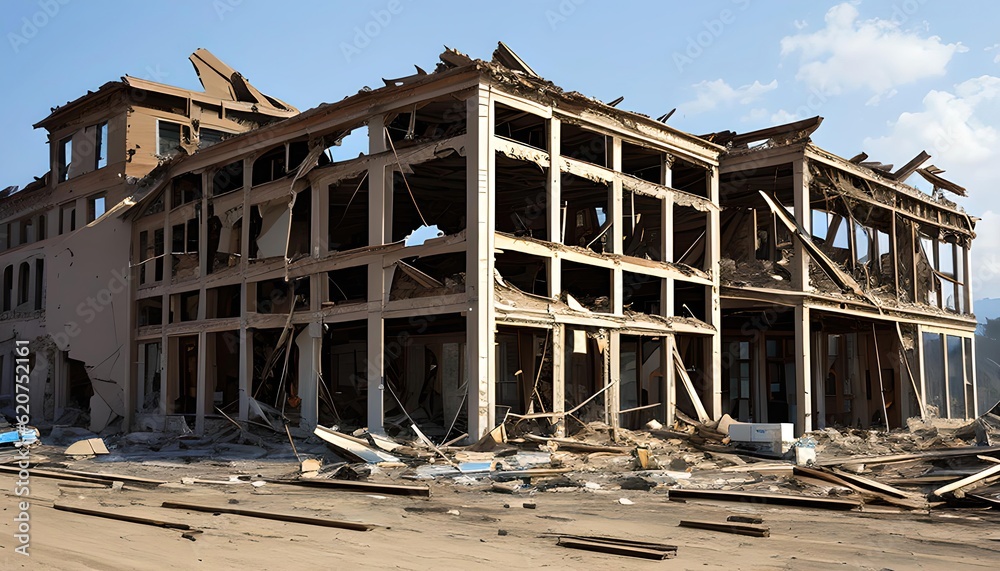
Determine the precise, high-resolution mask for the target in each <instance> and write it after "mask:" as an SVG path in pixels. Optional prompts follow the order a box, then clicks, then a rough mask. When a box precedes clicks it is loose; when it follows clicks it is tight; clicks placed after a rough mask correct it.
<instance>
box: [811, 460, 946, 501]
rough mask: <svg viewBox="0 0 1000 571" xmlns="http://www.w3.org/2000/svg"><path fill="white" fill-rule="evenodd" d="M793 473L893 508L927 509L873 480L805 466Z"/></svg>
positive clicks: (917, 498)
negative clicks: (824, 482)
mask: <svg viewBox="0 0 1000 571" xmlns="http://www.w3.org/2000/svg"><path fill="white" fill-rule="evenodd" d="M793 473H794V474H795V475H797V476H808V477H810V478H816V479H818V480H823V481H826V482H830V483H832V484H836V485H838V486H843V487H845V488H850V489H852V490H854V491H855V492H858V493H859V494H866V495H868V496H873V497H875V498H877V499H879V500H882V501H883V502H885V503H888V504H892V505H894V506H900V507H904V508H908V509H926V508H927V501H926V500H925V499H924V498H922V497H917V496H916V495H914V494H910V493H908V492H904V491H902V490H898V489H896V488H893V487H892V486H887V485H885V484H882V483H880V482H876V481H875V480H870V479H868V478H862V477H861V476H855V475H853V474H847V473H845V472H839V471H838V472H834V471H833V470H830V469H828V468H807V467H805V466H796V467H795V470H794V472H793Z"/></svg>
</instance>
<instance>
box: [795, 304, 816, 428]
mask: <svg viewBox="0 0 1000 571" xmlns="http://www.w3.org/2000/svg"><path fill="white" fill-rule="evenodd" d="M809 317H810V309H809V308H808V307H805V306H803V305H802V304H801V303H800V304H798V305H796V306H795V434H796V435H800V434H802V433H804V432H809V431H811V430H812V429H813V418H812V368H811V367H812V344H811V343H810V342H809V338H810V336H811V335H810V327H809Z"/></svg>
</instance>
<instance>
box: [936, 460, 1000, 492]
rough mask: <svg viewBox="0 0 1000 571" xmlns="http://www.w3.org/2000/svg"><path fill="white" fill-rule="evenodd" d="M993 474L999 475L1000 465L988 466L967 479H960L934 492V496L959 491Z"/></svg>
mask: <svg viewBox="0 0 1000 571" xmlns="http://www.w3.org/2000/svg"><path fill="white" fill-rule="evenodd" d="M994 474H1000V464H997V465H995V466H990V467H989V468H987V469H985V470H983V471H982V472H977V473H975V474H973V475H971V476H969V477H967V478H962V479H961V480H959V481H957V482H953V483H951V484H948V485H946V486H941V487H940V488H938V489H936V490H934V495H935V496H941V495H944V494H947V493H948V492H954V491H957V490H960V489H962V488H964V487H966V486H971V485H972V484H975V483H976V482H978V481H980V480H984V479H986V478H989V477H990V476H992V475H994Z"/></svg>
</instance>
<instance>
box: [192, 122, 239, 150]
mask: <svg viewBox="0 0 1000 571" xmlns="http://www.w3.org/2000/svg"><path fill="white" fill-rule="evenodd" d="M235 134H236V133H230V132H229V131H223V130H222V129H216V128H213V127H199V128H198V150H199V151H200V150H202V149H207V148H208V147H211V146H212V145H215V144H218V143H221V142H222V141H225V140H226V139H228V138H229V137H232V136H233V135H235ZM206 135H208V136H207V137H206Z"/></svg>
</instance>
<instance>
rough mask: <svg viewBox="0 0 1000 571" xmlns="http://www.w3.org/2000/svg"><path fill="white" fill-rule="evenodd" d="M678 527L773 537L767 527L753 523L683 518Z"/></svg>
mask: <svg viewBox="0 0 1000 571" xmlns="http://www.w3.org/2000/svg"><path fill="white" fill-rule="evenodd" d="M678 527H690V528H694V529H707V530H709V531H721V532H723V533H735V534H736V535H749V536H750V537H771V530H770V529H768V528H766V527H755V526H752V525H742V524H738V523H716V522H713V521H690V520H681V522H680V523H679V524H678Z"/></svg>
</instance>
